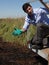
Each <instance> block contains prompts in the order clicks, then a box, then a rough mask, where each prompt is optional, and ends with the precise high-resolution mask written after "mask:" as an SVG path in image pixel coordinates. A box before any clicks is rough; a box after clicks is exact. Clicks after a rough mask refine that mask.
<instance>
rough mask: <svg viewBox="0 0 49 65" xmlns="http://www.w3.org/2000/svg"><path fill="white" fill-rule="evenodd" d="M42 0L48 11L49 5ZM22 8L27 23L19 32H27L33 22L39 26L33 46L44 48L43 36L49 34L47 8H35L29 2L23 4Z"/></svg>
mask: <svg viewBox="0 0 49 65" xmlns="http://www.w3.org/2000/svg"><path fill="white" fill-rule="evenodd" d="M40 2H41V3H42V4H43V5H44V6H45V7H46V8H47V12H48V11H49V7H48V6H47V5H46V4H45V3H44V2H43V0H40ZM22 9H23V11H24V12H25V13H27V16H26V18H25V23H24V25H23V28H22V29H21V30H17V31H16V32H18V33H19V34H21V33H22V32H26V31H27V29H28V28H29V26H30V24H33V25H35V26H36V27H37V31H36V34H35V35H34V37H33V39H32V40H31V41H32V46H33V48H38V49H42V48H43V38H44V37H46V36H47V35H48V34H49V18H48V17H47V12H46V11H45V8H39V9H37V10H34V9H33V8H32V6H31V5H30V4H29V3H25V4H23V6H22ZM30 44H31V43H30Z"/></svg>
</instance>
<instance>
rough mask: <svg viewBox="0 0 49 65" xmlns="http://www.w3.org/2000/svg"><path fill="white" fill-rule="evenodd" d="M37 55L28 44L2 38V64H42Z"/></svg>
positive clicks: (0, 52) (0, 47)
mask: <svg viewBox="0 0 49 65" xmlns="http://www.w3.org/2000/svg"><path fill="white" fill-rule="evenodd" d="M15 44H16V45H15ZM37 57H38V56H37V55H36V54H35V53H33V52H32V51H31V50H30V49H28V48H27V46H21V45H20V44H18V43H11V42H5V41H3V40H2V39H0V65H38V64H39V65H41V63H39V60H38V59H37Z"/></svg>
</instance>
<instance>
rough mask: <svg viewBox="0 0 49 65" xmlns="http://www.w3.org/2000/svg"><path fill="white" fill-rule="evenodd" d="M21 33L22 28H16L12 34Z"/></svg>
mask: <svg viewBox="0 0 49 65" xmlns="http://www.w3.org/2000/svg"><path fill="white" fill-rule="evenodd" d="M21 33H22V30H20V29H14V31H13V32H12V35H14V36H17V35H21Z"/></svg>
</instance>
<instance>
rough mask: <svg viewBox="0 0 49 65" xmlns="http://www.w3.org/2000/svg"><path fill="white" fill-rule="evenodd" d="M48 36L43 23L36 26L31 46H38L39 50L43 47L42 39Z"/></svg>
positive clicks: (46, 28) (48, 29) (47, 27)
mask: <svg viewBox="0 0 49 65" xmlns="http://www.w3.org/2000/svg"><path fill="white" fill-rule="evenodd" d="M48 34H49V26H48V25H45V24H43V23H38V24H37V31H36V34H35V36H34V37H33V38H32V40H31V41H32V44H35V45H38V46H39V48H42V47H43V38H44V37H46V36H47V35H48Z"/></svg>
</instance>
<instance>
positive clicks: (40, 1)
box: [39, 0, 49, 11]
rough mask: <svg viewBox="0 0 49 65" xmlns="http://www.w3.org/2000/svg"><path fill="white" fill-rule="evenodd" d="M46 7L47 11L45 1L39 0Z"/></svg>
mask: <svg viewBox="0 0 49 65" xmlns="http://www.w3.org/2000/svg"><path fill="white" fill-rule="evenodd" d="M39 1H40V2H41V3H42V4H43V5H44V6H45V7H46V8H47V9H48V11H49V6H48V5H47V4H46V3H45V2H43V0H39Z"/></svg>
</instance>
